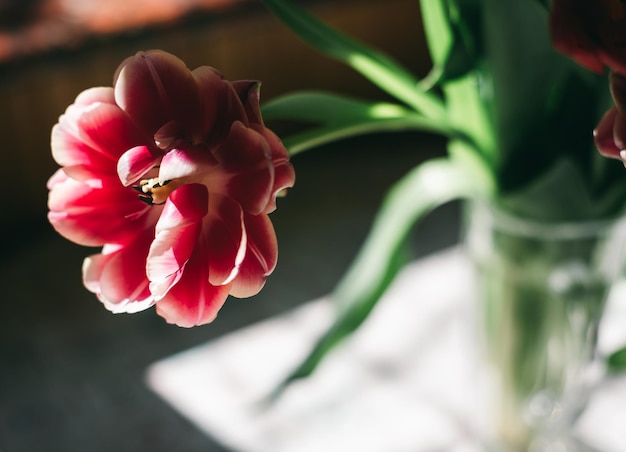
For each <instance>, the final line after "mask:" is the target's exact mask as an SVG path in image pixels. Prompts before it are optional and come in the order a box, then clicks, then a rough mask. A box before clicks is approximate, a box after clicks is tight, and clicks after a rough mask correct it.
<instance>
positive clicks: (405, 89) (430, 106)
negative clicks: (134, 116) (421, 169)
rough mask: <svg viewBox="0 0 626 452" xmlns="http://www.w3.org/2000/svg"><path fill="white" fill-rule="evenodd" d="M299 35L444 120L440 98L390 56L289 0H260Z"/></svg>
mask: <svg viewBox="0 0 626 452" xmlns="http://www.w3.org/2000/svg"><path fill="white" fill-rule="evenodd" d="M263 2H264V3H265V5H266V6H267V7H268V8H269V9H270V10H271V11H272V12H273V13H274V14H275V15H276V16H277V17H278V18H279V19H280V20H281V21H282V22H283V23H284V24H285V25H287V26H288V27H289V28H290V29H291V30H292V31H294V32H295V33H296V34H297V35H298V36H299V37H300V38H301V39H303V40H304V41H305V42H307V43H308V44H309V45H311V46H312V47H313V48H315V49H317V50H318V51H319V52H321V53H323V54H325V55H327V56H329V57H331V58H334V59H336V60H339V61H341V62H343V63H344V64H347V65H348V66H350V67H352V68H353V69H355V70H356V71H357V72H359V73H361V74H362V75H363V76H365V77H366V78H367V79H368V80H370V81H371V82H372V83H374V84H375V85H377V86H378V87H379V88H381V89H382V90H384V91H386V92H387V93H389V94H391V95H392V96H394V97H396V98H397V99H398V100H400V101H402V102H404V103H406V104H407V105H409V106H410V107H412V108H413V109H415V110H416V111H419V112H421V113H423V114H424V115H425V116H427V117H429V118H437V119H440V120H442V121H443V120H445V110H444V107H443V104H442V102H441V100H440V99H438V98H437V97H436V96H434V95H432V94H430V93H428V92H426V91H425V90H423V89H420V88H419V87H418V83H419V81H418V80H417V79H416V78H415V77H414V76H413V74H411V73H410V72H409V71H408V70H407V69H405V68H404V67H403V66H401V65H400V64H399V63H397V62H396V61H394V60H392V59H391V58H390V57H388V56H386V55H384V54H382V53H380V52H377V51H375V50H373V49H371V48H369V47H368V46H366V45H364V44H362V43H360V42H359V41H357V40H355V39H353V38H351V37H349V36H347V35H345V34H343V33H341V32H339V31H337V30H335V29H334V28H332V27H330V26H328V25H327V24H325V23H324V22H322V21H320V20H318V19H317V18H315V17H314V16H312V15H310V14H309V13H307V12H306V11H304V10H303V9H301V8H300V7H298V6H296V5H294V4H293V3H292V2H289V1H288V0H263Z"/></svg>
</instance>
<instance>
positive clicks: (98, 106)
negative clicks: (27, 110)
mask: <svg viewBox="0 0 626 452" xmlns="http://www.w3.org/2000/svg"><path fill="white" fill-rule="evenodd" d="M142 139H143V138H142V137H141V135H140V134H139V133H138V131H137V130H136V129H135V128H134V127H133V125H132V123H131V122H130V120H129V118H128V117H127V116H126V114H125V113H124V112H123V111H122V110H120V109H119V108H118V107H117V106H115V105H110V104H104V103H94V104H91V105H88V106H76V105H73V106H70V107H69V108H68V109H67V111H66V114H64V115H62V116H61V118H60V119H59V123H58V124H56V125H55V126H54V127H53V128H52V137H51V146H52V156H53V157H54V159H55V160H56V162H57V163H58V164H59V165H61V166H67V167H79V168H83V169H82V172H83V173H86V174H89V173H93V174H97V173H104V174H107V173H108V174H113V172H114V171H115V165H116V161H117V159H118V158H119V156H120V155H122V153H123V152H125V151H126V150H127V149H129V148H131V147H132V146H135V145H137V144H139V143H141V142H142ZM143 141H144V142H145V139H143Z"/></svg>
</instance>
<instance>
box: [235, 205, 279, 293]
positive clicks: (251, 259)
mask: <svg viewBox="0 0 626 452" xmlns="http://www.w3.org/2000/svg"><path fill="white" fill-rule="evenodd" d="M244 223H245V226H246V234H247V238H248V243H247V250H246V257H245V259H244V260H243V262H242V264H241V266H240V268H239V272H238V274H237V277H236V278H235V279H234V281H233V286H232V288H231V291H230V293H231V295H232V296H234V297H237V298H245V297H251V296H253V295H256V294H257V293H258V292H259V291H260V290H261V289H262V288H263V286H264V285H265V280H266V277H267V276H269V275H270V274H271V273H272V272H273V271H274V268H275V267H276V262H277V260H278V244H277V241H276V233H275V231H274V227H273V225H272V222H271V221H270V219H269V217H268V216H267V215H265V214H260V215H249V214H246V215H244Z"/></svg>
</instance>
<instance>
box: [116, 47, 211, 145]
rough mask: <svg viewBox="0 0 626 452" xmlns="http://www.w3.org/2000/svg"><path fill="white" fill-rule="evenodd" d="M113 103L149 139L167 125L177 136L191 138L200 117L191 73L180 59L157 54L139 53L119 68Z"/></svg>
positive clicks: (149, 52) (169, 55)
mask: <svg viewBox="0 0 626 452" xmlns="http://www.w3.org/2000/svg"><path fill="white" fill-rule="evenodd" d="M115 100H116V102H117V104H118V105H119V106H120V107H121V108H122V110H124V111H125V112H126V113H127V114H128V115H129V116H131V117H132V118H133V119H134V120H135V121H136V123H137V125H138V126H139V127H140V128H141V129H142V130H144V131H145V132H146V133H147V134H148V135H150V136H154V134H155V133H156V132H157V130H159V129H160V128H161V127H162V126H163V125H164V124H166V123H168V122H170V121H174V122H175V123H176V124H178V126H179V129H178V132H179V134H180V136H187V135H191V134H193V133H194V132H196V131H195V130H193V129H194V127H193V125H194V124H197V122H198V118H199V117H200V116H201V110H200V105H199V103H198V93H197V89H196V84H195V81H194V79H193V77H192V75H191V72H190V71H189V69H187V67H186V66H185V63H183V62H182V61H181V60H180V59H178V58H177V57H175V56H174V55H171V54H169V53H166V52H163V51H159V50H152V51H148V52H138V53H137V54H136V55H135V56H133V57H130V58H128V59H126V60H125V61H124V62H123V63H122V64H121V65H120V67H119V68H118V71H117V73H116V76H115Z"/></svg>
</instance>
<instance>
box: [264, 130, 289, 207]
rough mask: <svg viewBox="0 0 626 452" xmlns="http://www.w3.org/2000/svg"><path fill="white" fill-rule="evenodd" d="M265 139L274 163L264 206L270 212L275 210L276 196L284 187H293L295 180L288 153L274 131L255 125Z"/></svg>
mask: <svg viewBox="0 0 626 452" xmlns="http://www.w3.org/2000/svg"><path fill="white" fill-rule="evenodd" d="M255 130H257V131H258V132H259V133H260V134H261V135H263V138H265V141H267V143H268V145H269V147H270V150H271V155H272V164H273V165H274V184H273V186H272V194H271V197H270V199H269V202H268V203H267V206H266V207H265V210H264V212H265V213H271V212H273V211H274V210H276V197H277V196H278V195H279V194H280V193H282V192H283V191H284V190H285V189H287V188H289V187H293V185H294V183H295V180H296V173H295V171H294V169H293V166H292V165H291V163H289V153H288V152H287V149H285V146H283V143H282V141H280V138H278V136H276V134H275V133H274V132H272V131H271V130H269V129H268V128H266V127H255Z"/></svg>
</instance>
